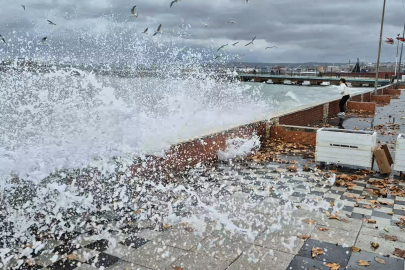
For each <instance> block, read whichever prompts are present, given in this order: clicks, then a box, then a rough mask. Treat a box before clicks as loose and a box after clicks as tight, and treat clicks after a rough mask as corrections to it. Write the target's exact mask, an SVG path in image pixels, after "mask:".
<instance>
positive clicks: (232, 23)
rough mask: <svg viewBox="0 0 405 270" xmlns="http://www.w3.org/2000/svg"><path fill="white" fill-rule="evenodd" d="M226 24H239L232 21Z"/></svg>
mask: <svg viewBox="0 0 405 270" xmlns="http://www.w3.org/2000/svg"><path fill="white" fill-rule="evenodd" d="M226 23H232V24H237V23H236V22H234V21H230V22H226Z"/></svg>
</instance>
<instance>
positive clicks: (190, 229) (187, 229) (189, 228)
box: [184, 227, 194, 232]
mask: <svg viewBox="0 0 405 270" xmlns="http://www.w3.org/2000/svg"><path fill="white" fill-rule="evenodd" d="M184 230H185V231H186V232H194V229H193V228H192V227H186V228H184Z"/></svg>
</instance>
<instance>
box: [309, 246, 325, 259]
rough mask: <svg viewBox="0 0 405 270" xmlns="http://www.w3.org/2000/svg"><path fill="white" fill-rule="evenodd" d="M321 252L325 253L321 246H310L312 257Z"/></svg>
mask: <svg viewBox="0 0 405 270" xmlns="http://www.w3.org/2000/svg"><path fill="white" fill-rule="evenodd" d="M322 254H325V253H324V252H323V251H322V249H321V248H319V247H317V248H316V247H313V248H312V258H315V257H316V256H317V255H322Z"/></svg>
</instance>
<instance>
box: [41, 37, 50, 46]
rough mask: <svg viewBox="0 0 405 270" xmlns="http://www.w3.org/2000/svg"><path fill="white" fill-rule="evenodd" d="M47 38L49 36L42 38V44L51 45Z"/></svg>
mask: <svg viewBox="0 0 405 270" xmlns="http://www.w3.org/2000/svg"><path fill="white" fill-rule="evenodd" d="M47 38H48V37H43V38H42V39H41V43H42V45H44V46H47V45H49V44H48V43H47V42H46V39H47Z"/></svg>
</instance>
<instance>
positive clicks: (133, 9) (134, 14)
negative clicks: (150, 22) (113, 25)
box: [131, 6, 138, 18]
mask: <svg viewBox="0 0 405 270" xmlns="http://www.w3.org/2000/svg"><path fill="white" fill-rule="evenodd" d="M135 8H136V6H133V7H132V8H131V13H132V16H134V17H135V18H136V17H138V14H137V13H136V12H135Z"/></svg>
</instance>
